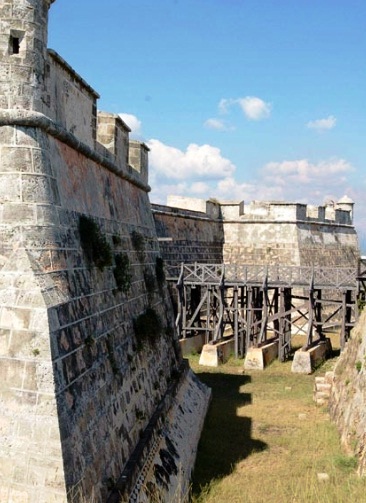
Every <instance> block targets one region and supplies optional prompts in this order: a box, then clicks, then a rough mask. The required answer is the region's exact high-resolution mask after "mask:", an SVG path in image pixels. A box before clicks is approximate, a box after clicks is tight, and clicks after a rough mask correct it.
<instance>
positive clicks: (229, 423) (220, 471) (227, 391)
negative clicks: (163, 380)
mask: <svg viewBox="0 0 366 503" xmlns="http://www.w3.org/2000/svg"><path fill="white" fill-rule="evenodd" d="M198 377H199V379H200V380H201V381H203V382H204V383H205V384H207V386H209V387H210V388H211V389H212V401H211V405H210V408H209V411H208V414H207V417H206V421H205V425H204V429H203V432H202V436H201V440H200V443H199V446H198V453H197V460H196V466H195V470H194V474H193V481H192V482H193V486H192V492H193V495H194V496H199V493H200V490H201V489H202V488H204V487H205V486H206V485H207V484H209V483H210V482H211V481H212V480H213V479H218V478H222V477H224V476H226V475H229V474H230V473H231V472H232V469H233V467H234V465H235V464H236V463H237V462H239V461H241V460H243V459H245V458H246V457H247V456H249V455H250V454H251V453H253V452H258V451H263V450H265V449H266V448H267V444H266V443H264V442H261V441H260V440H255V439H254V438H252V436H251V432H252V420H251V419H250V418H249V417H239V416H238V415H237V408H239V407H243V406H244V405H248V404H250V403H251V401H252V398H251V394H250V393H243V392H242V391H241V390H240V388H241V387H242V386H243V385H245V384H247V383H249V382H250V380H251V378H250V377H249V376H246V375H232V374H223V373H218V374H213V373H199V374H198Z"/></svg>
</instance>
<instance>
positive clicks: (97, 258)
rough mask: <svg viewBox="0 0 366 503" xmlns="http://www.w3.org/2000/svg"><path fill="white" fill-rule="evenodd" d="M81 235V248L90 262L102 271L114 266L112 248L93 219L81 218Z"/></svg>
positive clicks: (82, 216)
mask: <svg viewBox="0 0 366 503" xmlns="http://www.w3.org/2000/svg"><path fill="white" fill-rule="evenodd" d="M79 233H80V241H81V246H82V248H83V250H84V253H85V255H86V257H87V259H88V260H89V262H93V263H94V264H95V265H96V266H97V267H98V269H100V270H103V269H104V267H108V266H110V265H112V248H111V246H110V244H109V243H108V241H107V239H106V237H105V236H104V235H103V234H102V233H101V231H100V229H99V226H98V224H97V223H96V222H95V221H94V220H93V219H92V218H90V217H86V216H85V215H81V216H80V218H79Z"/></svg>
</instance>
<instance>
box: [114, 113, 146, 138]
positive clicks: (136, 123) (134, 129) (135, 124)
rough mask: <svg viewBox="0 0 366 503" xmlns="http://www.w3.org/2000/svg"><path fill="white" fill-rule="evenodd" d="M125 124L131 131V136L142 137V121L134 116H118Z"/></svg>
mask: <svg viewBox="0 0 366 503" xmlns="http://www.w3.org/2000/svg"><path fill="white" fill-rule="evenodd" d="M118 115H119V116H120V117H121V119H122V120H123V122H125V123H126V124H127V126H128V127H129V128H130V129H131V134H135V135H140V134H141V121H140V120H139V119H138V118H137V117H136V115H133V114H125V113H120V114H118Z"/></svg>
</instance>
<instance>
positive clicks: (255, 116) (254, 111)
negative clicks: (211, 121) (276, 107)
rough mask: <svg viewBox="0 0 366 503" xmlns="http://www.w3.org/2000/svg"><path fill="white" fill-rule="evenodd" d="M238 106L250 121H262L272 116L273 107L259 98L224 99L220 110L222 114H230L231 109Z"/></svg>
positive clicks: (221, 101)
mask: <svg viewBox="0 0 366 503" xmlns="http://www.w3.org/2000/svg"><path fill="white" fill-rule="evenodd" d="M236 105H238V106H239V107H240V108H241V110H242V112H243V113H244V115H245V117H246V118H247V119H249V120H254V121H260V120H263V119H267V118H268V117H269V116H270V115H271V110H272V105H271V104H270V103H267V102H265V101H263V100H262V99H261V98H258V97H257V96H245V97H244V98H236V99H233V98H222V99H221V100H220V102H219V105H218V109H219V112H220V113H221V114H228V113H229V111H230V108H231V107H233V106H236Z"/></svg>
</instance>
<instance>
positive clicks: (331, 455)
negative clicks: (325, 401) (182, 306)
mask: <svg viewBox="0 0 366 503" xmlns="http://www.w3.org/2000/svg"><path fill="white" fill-rule="evenodd" d="M190 362H191V366H192V367H193V369H194V370H195V372H196V373H197V374H198V376H199V378H200V379H201V380H202V381H203V382H205V383H206V384H207V385H208V386H210V387H211V388H212V392H213V398H212V402H211V406H210V409H209V413H208V416H207V418H206V422H205V427H204V431H203V434H202V437H201V441H200V445H199V449H198V456H197V462H196V467H195V472H194V479H193V488H192V500H193V502H194V503H227V502H230V503H242V502H245V503H263V501H267V500H268V501H273V502H274V503H280V502H281V503H282V502H283V503H350V502H354V501H355V502H356V501H359V502H361V501H364V500H365V493H366V480H365V479H360V478H359V477H358V476H357V474H356V472H355V468H356V465H357V460H356V458H354V457H348V456H346V455H345V453H344V452H343V451H342V449H341V445H340V439H339V435H338V432H337V430H336V427H335V426H334V425H333V424H332V423H331V421H330V420H329V416H328V413H327V411H326V409H325V408H321V407H318V406H316V405H315V403H314V402H313V400H312V394H313V386H314V374H313V375H310V376H307V375H300V374H292V373H291V362H287V363H279V362H277V361H276V362H274V363H273V364H271V365H270V366H269V367H268V368H267V369H266V370H265V371H264V372H258V371H257V372H255V371H252V372H248V371H245V373H244V370H243V367H242V363H243V362H242V361H238V360H230V361H229V362H228V363H226V364H225V365H223V366H221V367H219V368H217V369H212V368H208V367H202V366H199V365H198V357H197V356H192V357H190ZM332 363H334V361H333V362H332V361H330V362H328V363H327V365H326V367H328V368H329V367H330V366H331V365H332ZM324 372H325V368H324V367H323V368H322V369H320V370H317V371H316V373H315V375H323V374H324ZM318 473H326V474H328V475H329V480H324V481H321V480H318V476H317V474H318Z"/></svg>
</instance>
